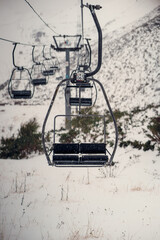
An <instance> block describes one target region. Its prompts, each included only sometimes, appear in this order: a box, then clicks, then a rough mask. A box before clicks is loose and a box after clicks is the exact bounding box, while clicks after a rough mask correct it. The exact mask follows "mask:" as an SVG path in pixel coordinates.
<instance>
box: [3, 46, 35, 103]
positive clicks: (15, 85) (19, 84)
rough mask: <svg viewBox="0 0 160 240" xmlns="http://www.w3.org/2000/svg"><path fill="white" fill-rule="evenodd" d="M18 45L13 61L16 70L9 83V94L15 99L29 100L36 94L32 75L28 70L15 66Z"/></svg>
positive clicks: (13, 54)
mask: <svg viewBox="0 0 160 240" xmlns="http://www.w3.org/2000/svg"><path fill="white" fill-rule="evenodd" d="M17 44H18V43H14V48H13V51H12V60H13V65H14V67H15V68H14V69H13V70H12V73H11V77H10V80H9V83H8V93H9V95H10V97H11V98H14V99H29V98H32V96H33V94H34V86H33V85H32V80H31V75H30V72H29V70H28V69H27V68H24V67H19V66H17V65H16V64H15V49H16V46H17Z"/></svg>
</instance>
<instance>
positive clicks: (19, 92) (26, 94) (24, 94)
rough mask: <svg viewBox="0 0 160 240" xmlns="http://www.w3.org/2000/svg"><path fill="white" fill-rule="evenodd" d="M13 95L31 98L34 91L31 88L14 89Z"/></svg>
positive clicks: (18, 97) (15, 97) (16, 97)
mask: <svg viewBox="0 0 160 240" xmlns="http://www.w3.org/2000/svg"><path fill="white" fill-rule="evenodd" d="M12 95H13V98H14V99H21V98H24V99H27V98H31V96H32V92H31V90H14V91H12Z"/></svg>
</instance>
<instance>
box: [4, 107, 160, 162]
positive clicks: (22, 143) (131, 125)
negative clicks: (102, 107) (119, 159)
mask: <svg viewBox="0 0 160 240" xmlns="http://www.w3.org/2000/svg"><path fill="white" fill-rule="evenodd" d="M158 107H159V106H153V105H150V106H148V107H147V108H145V109H140V108H136V109H133V110H132V111H131V112H130V113H128V112H126V111H123V112H122V111H120V110H118V109H116V110H115V111H114V116H115V118H116V122H117V126H118V132H119V147H124V148H125V147H128V146H131V147H133V148H136V149H142V150H144V151H147V150H154V149H155V148H157V149H158V151H159V153H160V147H159V146H160V117H159V116H158V113H157V111H156V109H157V108H158ZM148 109H149V110H150V109H151V110H154V112H155V117H152V118H149V117H148V116H147V112H146V111H147V110H148ZM85 113H87V115H92V116H94V117H89V116H88V117H87V116H85V117H73V118H72V120H71V129H69V130H66V129H64V128H61V129H60V130H57V131H56V135H57V136H58V138H59V142H61V143H71V142H72V143H73V142H79V141H84V142H103V139H104V136H103V132H104V122H103V118H102V117H101V116H100V113H99V112H98V111H97V110H95V111H93V110H92V109H83V110H82V114H84V115H85ZM105 116H106V117H105V124H106V140H107V145H108V146H110V147H112V146H113V144H114V127H113V123H112V119H111V117H110V115H109V113H108V112H105ZM137 128H140V130H141V131H140V132H139V133H138V134H139V135H141V134H143V135H144V136H145V139H146V141H144V142H142V141H139V140H137V139H134V136H133V137H132V139H129V136H132V133H134V131H136V129H137ZM38 129H39V125H38V123H37V120H36V119H35V118H34V119H31V120H30V121H29V122H27V123H25V124H23V125H21V127H20V129H19V131H18V134H17V136H14V135H12V136H11V137H8V138H4V137H2V138H1V143H0V158H11V159H22V158H27V157H29V155H30V154H31V153H43V148H42V140H41V132H39V131H38ZM50 133H51V132H50ZM50 133H47V136H46V141H47V142H48V143H49V142H50ZM128 133H129V134H128ZM136 136H137V135H135V137H136Z"/></svg>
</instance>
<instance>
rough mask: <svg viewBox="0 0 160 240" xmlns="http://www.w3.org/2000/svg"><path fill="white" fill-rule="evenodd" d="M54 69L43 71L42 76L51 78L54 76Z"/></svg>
mask: <svg viewBox="0 0 160 240" xmlns="http://www.w3.org/2000/svg"><path fill="white" fill-rule="evenodd" d="M54 72H55V71H54V69H50V70H45V71H43V75H44V76H52V75H54Z"/></svg>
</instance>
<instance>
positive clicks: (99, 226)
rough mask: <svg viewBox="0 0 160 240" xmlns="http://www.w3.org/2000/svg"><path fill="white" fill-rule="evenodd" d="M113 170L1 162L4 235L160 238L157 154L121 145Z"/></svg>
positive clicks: (65, 239)
mask: <svg viewBox="0 0 160 240" xmlns="http://www.w3.org/2000/svg"><path fill="white" fill-rule="evenodd" d="M115 160H116V161H117V162H118V163H117V164H116V165H115V166H114V167H111V168H100V169H97V168H55V167H49V166H47V163H46V160H45V156H44V155H42V156H33V157H31V158H30V159H24V160H0V166H1V167H0V194H1V195H0V216H1V217H0V234H1V235H0V239H1V240H3V239H11V240H28V239H34V240H40V239H45V240H80V239H92V240H93V239H100V240H107V239H108V240H111V239H113V240H118V239H119V240H121V239H123V240H131V239H132V240H138V239H145V240H151V239H154V240H159V239H160V214H159V208H160V162H159V159H158V157H157V156H156V152H143V151H138V150H133V149H130V148H127V149H126V150H124V149H118V151H117V154H116V159H115Z"/></svg>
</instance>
